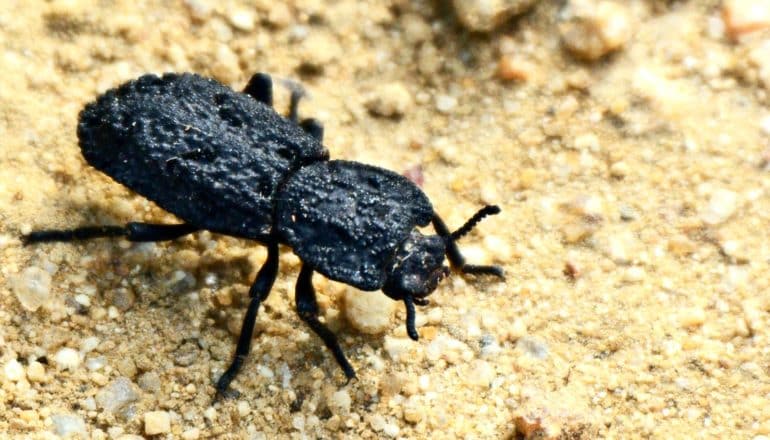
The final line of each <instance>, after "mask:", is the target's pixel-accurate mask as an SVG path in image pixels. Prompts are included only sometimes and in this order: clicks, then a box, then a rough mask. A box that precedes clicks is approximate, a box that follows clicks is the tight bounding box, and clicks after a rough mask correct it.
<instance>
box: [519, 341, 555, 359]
mask: <svg viewBox="0 0 770 440" xmlns="http://www.w3.org/2000/svg"><path fill="white" fill-rule="evenodd" d="M516 348H518V349H519V350H521V351H523V352H524V353H526V354H528V355H529V356H531V357H533V358H535V359H540V360H542V359H545V358H547V357H548V345H546V344H545V342H543V341H541V340H540V339H537V338H534V337H532V336H524V337H522V338H520V339H519V340H518V341H516Z"/></svg>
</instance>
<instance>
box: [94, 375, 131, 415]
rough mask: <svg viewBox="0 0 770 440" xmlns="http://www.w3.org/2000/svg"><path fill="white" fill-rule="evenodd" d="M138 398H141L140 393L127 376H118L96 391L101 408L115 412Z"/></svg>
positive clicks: (97, 402) (97, 401)
mask: <svg viewBox="0 0 770 440" xmlns="http://www.w3.org/2000/svg"><path fill="white" fill-rule="evenodd" d="M137 400H139V393H138V392H137V391H136V390H135V389H134V383H133V382H131V379H129V378H127V377H118V378H117V379H115V380H113V381H112V382H110V384H109V385H107V387H105V388H103V389H102V390H100V391H99V392H98V393H96V404H97V405H98V406H99V408H102V409H104V410H106V411H108V412H111V413H113V414H114V413H118V412H119V411H121V410H122V409H124V408H125V407H126V406H128V405H129V404H131V403H133V402H136V401H137Z"/></svg>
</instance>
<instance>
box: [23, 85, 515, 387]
mask: <svg viewBox="0 0 770 440" xmlns="http://www.w3.org/2000/svg"><path fill="white" fill-rule="evenodd" d="M272 87H273V86H272V81H271V79H270V76H268V75H266V74H262V73H258V74H255V75H254V76H253V77H252V78H251V80H250V81H249V83H248V85H247V86H246V88H245V89H244V91H243V93H238V92H235V91H233V90H232V89H230V88H227V87H225V86H224V85H222V84H220V83H218V82H216V81H214V80H212V79H207V78H203V77H201V76H198V75H195V74H190V73H182V74H174V73H168V74H165V75H163V76H161V77H158V76H156V75H151V74H148V75H144V76H142V77H140V78H138V79H136V80H133V81H129V82H127V83H125V84H123V85H121V86H119V87H117V88H115V89H111V90H109V91H107V92H105V93H104V94H102V95H101V96H99V97H98V98H97V99H96V101H94V102H92V103H90V104H88V105H86V107H85V108H84V109H83V111H82V112H81V113H80V120H79V124H78V139H79V141H80V148H81V150H82V153H83V156H84V157H85V159H86V161H87V162H88V163H89V164H91V165H92V166H93V167H94V168H96V169H98V170H100V171H102V172H103V173H105V174H107V175H108V176H110V177H112V178H113V179H114V180H116V181H117V182H119V183H121V184H123V185H125V186H126V187H128V188H130V189H131V190H133V191H135V192H137V193H139V194H141V195H143V196H144V197H147V198H148V199H150V200H152V201H153V202H155V203H157V204H158V205H159V206H160V207H162V208H163V209H165V210H167V211H169V212H171V213H173V214H175V215H176V216H177V217H179V218H180V219H181V220H183V222H184V223H181V224H172V225H163V224H148V223H138V222H131V223H128V224H126V225H125V226H86V227H79V228H76V229H67V230H40V231H34V232H32V233H30V234H27V235H25V236H23V237H22V239H23V241H24V243H27V244H29V243H35V242H47V241H74V240H84V239H90V238H96V237H124V238H126V239H128V240H130V241H162V240H172V239H175V238H178V237H181V236H183V235H186V234H190V233H192V232H195V231H198V230H203V229H206V230H210V231H212V232H217V233H221V234H226V235H231V236H234V237H241V238H246V239H250V240H256V241H258V242H260V243H262V244H264V245H265V246H267V249H268V252H267V261H265V263H264V265H263V266H262V268H261V269H260V270H259V274H258V275H257V279H256V281H255V282H254V284H253V285H252V287H251V289H250V291H249V296H250V298H251V299H250V302H249V307H248V310H247V312H246V315H245V317H244V320H243V327H242V328H241V334H240V336H239V338H238V345H237V348H236V350H235V358H234V359H233V361H232V363H231V364H230V366H229V368H228V369H227V371H225V373H224V374H223V375H222V376H221V378H220V379H219V381H218V382H217V385H216V388H217V394H218V395H221V394H226V393H227V389H228V386H229V384H230V382H231V381H232V380H233V379H234V378H235V376H236V374H237V373H238V370H239V369H240V367H241V364H242V363H243V360H244V359H245V358H246V355H247V354H248V352H249V345H250V343H251V338H252V333H253V330H254V322H255V320H256V315H257V309H258V308H259V305H260V303H261V302H262V301H264V300H265V298H266V297H267V295H268V294H269V293H270V289H271V287H272V285H273V282H274V281H275V277H276V274H277V272H278V245H279V244H283V245H288V246H290V247H291V248H292V249H293V250H294V252H295V253H296V254H297V255H298V256H299V258H300V259H301V260H302V268H301V270H300V273H299V278H298V279H297V285H296V298H295V301H296V308H297V313H298V314H299V316H300V318H301V319H302V320H303V321H305V322H306V323H307V324H308V325H309V326H310V328H311V329H312V330H313V331H314V332H315V333H316V334H317V335H318V336H319V337H320V338H321V339H322V340H323V341H324V343H325V344H326V346H327V347H328V348H329V350H331V352H332V353H333V354H334V357H335V359H336V360H337V363H338V364H339V365H340V367H341V368H342V370H343V371H344V372H345V376H346V377H347V378H348V380H349V379H351V378H354V377H355V372H354V371H353V367H351V365H350V363H349V362H348V360H347V359H346V358H345V354H344V353H343V352H342V349H341V348H340V345H339V343H338V342H337V338H336V337H335V335H334V334H333V333H332V332H331V331H330V330H329V329H328V328H327V327H326V326H325V325H324V324H323V323H321V322H320V321H319V320H318V304H317V302H316V298H315V291H314V290H313V285H312V282H311V281H312V275H313V272H314V271H318V272H320V273H321V274H323V275H324V276H326V277H328V278H330V279H333V280H337V281H340V282H343V283H346V284H349V285H352V286H354V287H356V288H358V289H361V290H367V291H374V290H382V291H383V292H384V293H385V294H386V295H388V296H389V297H391V298H393V299H394V300H400V301H403V302H404V304H405V305H406V312H407V319H406V328H407V333H408V334H409V337H411V338H412V339H414V340H417V338H418V335H417V330H416V329H415V324H414V320H415V310H414V305H415V304H417V305H427V304H428V300H427V299H425V297H426V296H428V295H429V294H430V293H432V292H433V290H435V288H436V286H437V285H438V283H439V281H441V279H442V278H444V277H445V276H447V275H448V273H449V269H448V268H447V267H446V266H444V264H443V262H444V256H445V255H446V256H447V257H448V259H449V262H450V263H451V266H452V267H453V268H454V269H455V270H458V271H459V272H461V273H464V274H469V273H470V274H490V275H496V276H498V277H500V278H502V277H503V271H502V269H501V268H500V267H498V266H475V265H469V264H466V263H465V260H464V258H463V256H462V254H461V253H460V251H459V249H458V247H457V244H456V241H457V239H459V238H460V237H461V236H463V235H465V234H466V233H468V232H469V231H470V230H471V229H472V228H473V227H474V226H475V225H476V223H478V222H479V221H480V220H481V219H482V218H484V217H485V216H487V215H491V214H497V213H499V212H500V209H499V208H498V207H497V206H486V207H484V208H482V209H481V210H479V211H478V212H477V213H476V214H475V215H473V217H471V219H470V220H468V221H467V222H466V223H465V225H463V226H462V227H461V228H460V229H458V230H457V231H454V232H450V231H449V229H448V228H447V227H446V225H445V224H444V222H443V221H442V220H441V218H440V217H439V216H438V215H437V214H436V213H435V212H434V210H433V207H432V206H431V204H430V202H429V201H428V198H427V197H426V196H425V194H424V193H423V192H422V191H421V190H420V189H419V188H418V187H417V186H416V185H414V184H413V183H412V182H410V181H409V180H408V179H406V178H405V177H403V176H401V175H399V174H396V173H394V172H392V171H388V170H385V169H382V168H377V167H373V166H370V165H364V164H361V163H357V162H347V161H339V160H329V154H328V151H327V150H326V149H325V148H324V147H323V145H322V143H321V142H322V138H323V127H322V126H321V124H320V123H318V122H317V121H315V120H313V119H306V120H303V121H301V122H299V121H298V118H297V106H298V103H299V100H300V96H301V92H300V91H299V90H298V89H295V90H293V91H292V95H291V105H290V109H289V116H288V118H284V117H283V116H281V115H279V114H278V113H276V112H275V111H274V110H273V108H272V103H273V90H272ZM431 222H432V223H433V227H434V229H435V231H436V234H437V235H428V236H426V235H423V234H422V233H420V232H418V231H417V230H416V227H417V226H427V225H428V224H429V223H431Z"/></svg>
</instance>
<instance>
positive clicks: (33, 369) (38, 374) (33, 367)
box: [27, 361, 47, 382]
mask: <svg viewBox="0 0 770 440" xmlns="http://www.w3.org/2000/svg"><path fill="white" fill-rule="evenodd" d="M27 379H29V380H30V381H31V382H45V381H46V380H47V378H46V375H45V366H44V365H43V364H41V363H40V362H38V361H32V362H30V363H29V366H28V367H27Z"/></svg>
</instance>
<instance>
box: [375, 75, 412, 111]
mask: <svg viewBox="0 0 770 440" xmlns="http://www.w3.org/2000/svg"><path fill="white" fill-rule="evenodd" d="M365 105H366V109H367V110H369V113H371V114H373V115H375V116H383V117H386V118H399V117H401V116H403V115H404V114H406V113H407V112H408V111H409V110H410V109H411V108H412V95H411V93H409V90H408V89H407V88H406V86H404V84H402V83H400V82H393V83H387V84H381V85H379V86H378V87H377V88H375V89H374V90H373V91H372V92H371V93H370V94H369V96H368V97H367V99H366V104H365Z"/></svg>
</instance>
